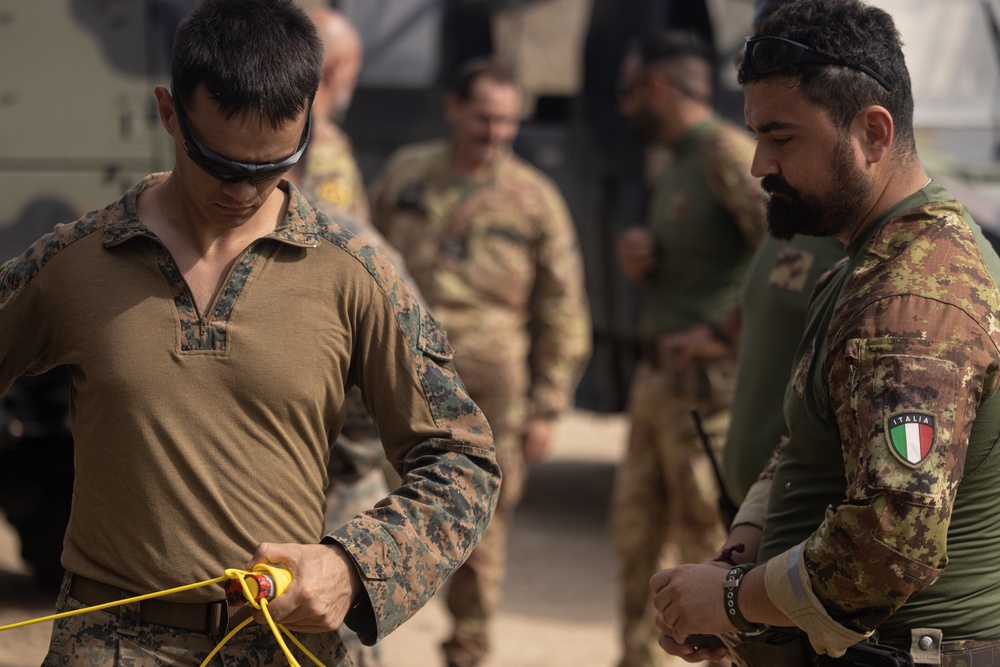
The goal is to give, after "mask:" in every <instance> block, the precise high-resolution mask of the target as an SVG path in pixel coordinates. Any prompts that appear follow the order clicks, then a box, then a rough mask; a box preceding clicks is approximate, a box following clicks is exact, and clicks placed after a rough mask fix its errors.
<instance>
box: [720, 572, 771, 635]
mask: <svg viewBox="0 0 1000 667" xmlns="http://www.w3.org/2000/svg"><path fill="white" fill-rule="evenodd" d="M755 565H756V564H755V563H740V564H739V565H735V566H733V568H732V569H730V570H729V573H728V574H727V575H726V578H725V580H723V582H722V601H723V603H724V604H725V608H726V617H727V618H729V621H730V623H732V624H733V626H734V627H735V628H736V629H737V630H739V631H740V632H742V633H744V634H750V633H755V632H760V631H761V630H763V629H764V627H765V626H764V625H762V624H760V623H751V622H750V621H748V620H747V619H746V618H745V617H744V616H743V613H742V612H741V611H740V596H739V591H740V583H741V582H742V581H743V575H745V574H746V573H747V572H749V571H750V570H752V569H753V568H754V567H755Z"/></svg>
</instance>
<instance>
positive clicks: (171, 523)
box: [0, 0, 500, 667]
mask: <svg viewBox="0 0 1000 667" xmlns="http://www.w3.org/2000/svg"><path fill="white" fill-rule="evenodd" d="M321 58H322V47H321V44H320V42H319V39H318V37H317V34H316V30H315V28H314V26H313V24H312V23H311V21H310V20H309V18H308V16H306V15H305V13H304V12H302V11H301V10H300V9H298V8H297V7H296V6H295V5H294V4H293V3H292V2H291V0H204V2H203V3H202V4H201V5H200V6H199V7H198V8H197V9H196V10H195V11H194V13H192V14H191V15H190V16H189V17H188V18H187V19H186V20H185V21H184V22H182V24H181V25H180V27H179V28H178V31H177V35H176V38H175V42H174V49H173V62H172V87H171V88H170V89H168V88H166V87H162V86H159V87H157V88H156V89H155V96H156V104H157V109H158V111H159V117H160V121H161V123H162V124H163V127H164V128H165V129H166V131H167V132H168V133H169V134H170V135H171V137H172V138H173V140H174V146H175V156H176V163H175V166H174V169H173V171H171V172H169V173H163V174H154V175H151V176H149V177H147V178H146V179H144V180H143V181H142V182H140V183H139V184H137V185H136V186H135V187H134V188H133V189H132V190H130V191H129V192H127V193H125V194H124V196H123V197H122V198H121V199H119V200H118V201H115V202H113V203H111V204H109V205H108V206H107V207H105V208H104V209H102V210H99V211H94V212H92V213H90V214H88V215H86V216H84V217H83V218H82V219H80V220H79V221H77V222H76V223H73V224H68V225H61V226H59V227H57V228H56V229H55V230H54V231H53V232H52V233H51V234H49V235H47V236H45V237H43V238H42V239H41V240H40V241H38V242H37V243H36V244H35V245H33V246H32V247H31V248H30V249H28V250H27V251H26V252H25V253H24V254H23V255H21V256H20V257H18V258H15V259H13V260H11V261H10V262H8V263H6V264H4V265H3V266H2V267H0V359H2V363H0V392H2V391H4V390H6V388H7V387H9V386H10V384H11V382H13V380H14V379H15V378H16V377H17V376H19V375H21V374H23V373H39V372H43V371H45V370H47V369H49V368H52V367H54V366H58V365H66V366H68V367H69V368H70V372H71V375H72V383H73V394H72V406H73V410H72V428H73V435H74V439H75V444H76V482H75V487H74V499H73V510H72V518H71V520H70V523H69V527H68V529H67V533H66V539H65V543H64V552H63V558H62V563H63V565H64V566H65V567H66V569H67V570H68V572H69V574H68V576H67V578H66V580H65V581H64V584H63V588H62V590H61V592H60V595H59V599H58V602H57V605H58V608H59V609H60V610H65V609H74V608H78V607H83V606H94V605H98V604H102V603H107V602H113V601H116V600H120V599H122V598H127V597H131V596H133V595H136V594H147V593H155V592H158V591H161V590H165V589H171V588H175V587H179V586H182V585H186V584H191V583H194V582H200V581H204V580H206V579H212V578H215V577H218V576H220V575H222V574H223V572H224V570H225V569H226V568H231V567H235V568H240V567H247V568H249V567H250V566H252V565H253V564H256V563H275V564H281V565H284V566H287V568H288V569H289V570H290V571H291V573H292V576H293V581H292V583H291V585H290V586H289V587H288V589H287V591H286V592H285V593H284V594H282V595H279V596H278V597H276V598H275V599H274V600H273V601H272V602H271V604H270V605H269V607H268V608H269V610H270V613H271V616H272V617H273V619H274V620H275V621H276V622H277V623H280V624H282V625H283V626H285V627H286V628H287V629H288V630H290V631H292V632H295V633H298V635H299V639H300V641H301V642H302V644H303V645H305V647H306V648H308V649H309V650H310V651H311V652H312V653H313V654H314V655H315V656H317V657H318V658H319V659H320V660H321V661H322V662H323V663H324V664H326V665H329V666H332V665H348V664H350V661H349V659H348V658H347V656H346V652H345V649H344V646H343V644H342V642H341V640H340V638H339V635H338V633H337V632H336V629H337V628H338V627H339V626H340V625H341V624H342V623H343V624H346V625H347V626H349V627H350V628H351V629H352V630H354V631H356V632H357V633H358V634H359V636H360V637H361V639H362V640H363V641H364V642H365V643H367V644H372V643H374V642H376V641H377V640H379V639H381V638H383V637H384V636H385V635H386V634H387V633H389V632H391V631H392V630H393V629H394V628H395V627H397V626H398V625H399V624H400V623H402V622H403V621H405V620H406V619H407V618H409V617H410V616H411V615H412V614H413V613H414V612H415V611H416V610H417V609H418V608H419V607H420V606H422V605H423V604H424V603H425V602H426V601H427V600H428V599H429V598H430V596H431V595H432V594H433V593H434V591H435V590H436V589H437V588H438V586H439V585H440V584H441V583H442V581H444V579H445V578H446V577H447V576H448V575H449V574H450V573H451V572H452V571H453V570H455V569H456V568H457V567H458V565H459V564H460V563H461V562H462V561H463V560H464V559H465V558H466V557H467V556H468V554H469V553H470V552H471V551H472V549H473V548H474V547H475V546H476V544H477V542H478V541H479V537H480V535H481V534H482V532H483V530H484V529H485V527H486V525H487V523H488V521H489V518H490V515H491V512H492V508H493V505H494V503H495V497H496V493H497V490H498V487H499V481H500V473H499V469H498V467H497V465H496V461H495V454H494V450H493V445H492V439H491V435H490V429H489V425H488V424H487V422H486V420H485V418H484V416H483V414H482V412H481V411H480V410H479V409H478V408H477V407H476V405H475V404H474V403H473V402H472V401H471V400H470V399H469V397H468V395H467V393H466V392H465V389H464V387H463V386H462V383H461V381H460V380H459V379H458V377H457V375H456V374H455V371H454V367H453V365H452V363H451V356H452V352H451V348H450V347H449V345H448V343H447V342H446V340H445V337H444V335H443V333H442V332H441V331H440V329H439V328H438V327H437V325H436V324H435V322H434V320H433V318H432V317H431V316H430V315H429V314H428V313H427V311H426V310H424V309H423V308H422V307H421V306H420V305H419V302H418V301H417V300H416V299H415V298H414V297H413V296H412V295H411V294H410V292H409V290H408V289H407V288H406V286H405V285H404V284H403V282H402V281H401V280H400V279H399V277H398V275H397V274H396V273H395V272H394V271H393V269H392V268H391V266H390V265H389V263H388V262H387V260H386V259H385V258H384V256H383V255H381V254H380V253H379V252H378V251H377V250H375V249H374V248H372V247H371V246H369V245H367V244H366V243H364V242H363V241H361V240H360V239H359V238H357V237H355V236H353V235H352V234H351V233H350V232H348V231H347V230H346V229H345V228H344V227H342V226H341V225H339V224H338V223H337V221H336V216H334V217H333V218H331V217H329V216H326V215H324V214H322V213H319V212H318V211H317V210H316V209H314V208H313V207H312V206H310V205H309V203H308V202H307V201H305V199H303V197H302V196H301V194H299V192H298V191H297V190H296V189H295V188H294V186H292V185H290V184H289V183H288V182H287V181H286V180H284V179H282V174H284V173H286V172H287V171H288V169H290V168H291V167H292V166H294V165H295V164H296V162H297V160H298V159H299V158H300V157H301V155H302V153H303V150H304V149H305V147H306V145H307V142H308V139H309V136H310V123H309V108H310V103H311V100H312V96H313V95H314V93H315V91H316V88H317V83H318V80H319V75H320V64H321ZM353 386H358V387H360V388H361V392H362V395H363V397H364V404H365V406H366V408H367V410H368V411H369V412H370V413H371V414H372V415H373V417H374V419H375V422H376V424H377V426H378V428H379V433H380V435H381V438H382V442H383V444H384V445H385V449H386V452H387V455H388V457H389V458H390V459H391V461H392V463H393V465H394V467H395V469H396V470H397V471H398V472H399V474H400V475H402V476H403V478H404V482H403V484H402V486H401V487H400V488H399V489H398V490H397V492H396V493H394V494H392V495H390V496H389V497H387V498H385V499H383V500H382V501H381V502H379V504H378V507H377V508H373V509H369V510H367V511H365V512H363V513H361V514H359V515H358V516H356V517H355V518H353V519H352V520H350V521H348V522H347V523H346V524H344V525H343V526H341V527H339V528H337V529H336V530H334V531H333V532H331V533H329V534H326V535H324V531H323V515H324V493H323V491H324V487H325V486H326V482H327V473H326V459H327V456H328V452H329V448H330V445H331V443H332V442H333V441H334V440H335V438H336V437H337V434H338V432H339V430H340V428H341V426H342V423H343V420H344V397H345V394H346V392H347V391H348V390H349V389H350V388H351V387H353ZM225 598H226V596H225V591H224V589H223V588H222V587H221V586H211V587H202V588H195V589H192V590H189V591H187V592H184V593H177V594H174V595H172V596H170V597H169V598H167V599H160V598H157V599H154V600H147V601H143V602H138V603H131V604H129V605H126V606H124V607H121V608H115V609H112V610H110V611H106V612H100V613H89V614H86V615H82V616H74V617H71V618H68V619H63V620H59V621H56V622H55V626H54V628H53V634H52V642H51V646H50V651H49V654H48V656H47V657H46V659H45V662H44V664H45V665H56V664H59V665H66V664H72V665H111V664H119V662H121V663H127V664H130V665H136V666H140V667H141V666H147V665H149V666H152V665H159V664H164V663H165V662H169V663H170V664H176V665H192V666H194V665H198V664H200V663H201V662H202V661H203V660H204V659H205V658H206V657H207V655H208V654H209V652H210V651H211V650H212V649H213V648H214V647H215V646H216V644H218V642H219V640H220V639H221V638H222V637H223V636H225V635H226V633H227V630H231V629H233V628H235V627H236V626H237V625H238V624H239V623H240V622H241V620H243V619H246V618H248V617H249V616H250V608H249V606H248V605H245V604H244V605H242V606H239V605H236V604H233V605H230V604H228V603H227V601H226V599H225ZM253 614H254V617H255V620H256V622H257V624H258V625H250V626H249V627H247V628H245V629H243V630H242V631H241V632H239V633H238V634H236V635H235V637H234V638H232V639H230V640H229V642H228V643H227V644H226V646H225V647H224V648H223V650H222V659H223V660H224V661H226V662H227V664H229V663H231V664H239V665H270V664H275V662H276V661H278V660H283V658H282V657H281V649H280V647H279V645H278V643H277V642H276V641H275V638H274V637H273V636H272V635H271V630H270V629H269V628H268V627H267V626H266V625H261V624H263V623H264V622H265V619H264V617H263V615H262V613H261V612H260V611H254V612H253Z"/></svg>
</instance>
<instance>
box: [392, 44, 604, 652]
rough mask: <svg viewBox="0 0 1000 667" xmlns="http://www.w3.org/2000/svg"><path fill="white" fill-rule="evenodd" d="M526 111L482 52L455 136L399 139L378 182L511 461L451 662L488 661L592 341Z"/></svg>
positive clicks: (458, 360) (468, 571)
mask: <svg viewBox="0 0 1000 667" xmlns="http://www.w3.org/2000/svg"><path fill="white" fill-rule="evenodd" d="M520 111H521V93H520V89H519V87H518V85H517V83H516V81H515V80H514V77H513V74H512V73H511V72H510V70H509V69H508V68H506V67H504V66H501V65H499V64H496V63H494V62H490V61H473V62H471V63H469V64H468V65H467V66H466V67H464V68H462V70H461V71H460V72H459V75H458V77H457V81H456V84H455V87H454V89H453V91H452V93H451V94H450V95H449V96H448V98H447V100H446V106H445V113H446V119H447V120H448V122H449V124H450V125H451V127H452V136H451V140H450V141H447V142H446V141H437V142H432V143H425V144H419V145H413V146H406V147H404V148H402V149H400V150H399V151H398V152H397V153H396V154H395V155H394V156H393V157H392V158H390V161H389V164H388V166H387V167H386V169H385V171H384V173H383V174H382V177H381V179H380V182H379V183H378V184H377V186H376V188H375V189H374V194H373V221H374V223H375V225H376V227H378V228H379V230H381V231H382V232H383V233H384V234H385V236H386V238H388V239H389V241H390V242H391V243H392V244H393V245H394V246H395V247H396V248H397V249H399V250H400V252H402V253H403V255H404V257H405V259H406V262H407V266H408V267H409V269H410V272H411V273H412V274H413V277H414V278H415V279H416V281H417V284H418V285H419V286H420V289H421V291H422V293H423V296H424V298H425V299H426V300H427V302H428V303H429V304H430V305H431V307H432V308H433V310H434V314H435V316H436V317H437V318H438V319H439V320H440V322H441V324H442V325H443V327H444V328H445V330H446V331H447V332H448V337H449V340H450V341H452V343H453V345H454V346H455V349H456V353H455V365H456V367H457V368H458V369H460V370H459V373H460V374H461V376H462V380H463V382H464V383H465V385H466V387H467V388H468V390H469V394H470V395H471V396H473V397H474V400H475V401H476V402H477V403H478V404H479V405H480V406H481V407H482V409H483V411H484V412H485V413H486V416H487V418H488V420H489V422H490V425H491V426H492V427H493V433H494V438H495V440H496V443H497V456H498V459H499V463H500V467H501V470H502V471H503V474H504V482H503V485H502V487H501V493H500V501H499V504H498V507H497V512H496V514H495V515H494V518H493V521H492V523H491V524H490V527H489V529H488V530H487V533H486V536H485V537H484V539H483V542H482V543H481V544H480V545H479V547H478V548H477V549H476V551H475V552H474V553H473V555H472V556H471V557H470V558H469V560H468V562H466V564H465V565H463V566H462V567H461V568H460V569H459V571H458V572H456V573H455V575H454V576H453V577H452V579H451V583H450V588H449V591H448V597H447V604H448V609H449V610H450V611H451V613H452V615H453V616H454V619H455V627H454V634H453V636H452V637H451V638H450V639H449V640H448V641H447V642H446V643H445V645H444V651H445V658H446V661H447V664H448V665H449V666H450V667H471V666H473V665H479V664H480V663H481V662H482V660H483V658H484V657H485V656H486V654H487V652H488V650H489V635H488V626H489V621H490V619H491V616H492V615H493V613H494V611H495V609H496V607H497V602H498V598H499V594H500V589H501V585H502V582H503V574H504V569H505V559H506V546H507V534H508V531H509V528H510V523H511V520H512V518H513V513H514V508H515V507H516V505H517V503H518V501H519V499H520V497H521V493H522V488H523V485H524V471H525V463H526V462H531V461H534V460H535V459H537V458H538V457H540V456H541V455H542V454H543V453H544V452H545V450H546V449H547V448H548V446H549V444H550V441H551V439H552V433H553V424H554V420H555V418H556V416H557V415H558V414H559V413H560V412H561V411H563V410H565V409H566V408H568V407H570V406H571V405H572V402H573V392H574V389H575V387H576V384H577V382H578V380H579V377H580V375H581V373H582V371H583V367H584V364H585V362H586V360H587V358H588V355H589V351H590V345H591V340H590V338H591V336H590V318H589V313H588V308H587V301H586V295H585V291H584V285H583V275H582V267H581V263H582V262H581V258H580V252H579V248H578V245H577V239H576V234H575V231H574V228H573V225H572V221H571V220H570V218H569V215H568V213H567V210H566V206H565V203H564V202H563V199H562V197H561V195H560V194H559V192H558V190H557V189H556V187H555V186H554V184H552V183H551V182H550V181H549V179H548V178H547V177H545V176H544V175H542V174H541V173H540V172H538V171H536V170H535V169H534V168H532V167H530V166H529V165H528V164H526V163H525V162H523V161H522V160H521V159H519V158H518V157H516V156H515V155H514V154H513V153H512V152H511V150H510V144H511V142H512V141H513V139H514V136H515V134H516V133H517V128H518V121H519V116H520ZM529 355H530V364H529Z"/></svg>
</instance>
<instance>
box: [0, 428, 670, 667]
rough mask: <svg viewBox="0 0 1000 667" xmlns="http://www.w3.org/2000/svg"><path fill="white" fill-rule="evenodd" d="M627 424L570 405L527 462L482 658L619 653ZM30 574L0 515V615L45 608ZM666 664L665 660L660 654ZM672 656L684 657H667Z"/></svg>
mask: <svg viewBox="0 0 1000 667" xmlns="http://www.w3.org/2000/svg"><path fill="white" fill-rule="evenodd" d="M626 428H627V424H626V421H625V420H624V418H623V417H621V416H619V415H612V416H605V415H596V414H593V413H586V412H575V413H573V414H571V415H569V416H568V417H566V418H564V419H563V420H562V421H561V422H560V424H559V428H558V431H557V440H556V443H555V445H554V451H553V452H552V455H551V456H550V457H549V458H548V459H547V460H545V461H544V462H542V463H540V464H538V465H537V466H536V467H535V468H533V469H532V471H531V474H530V476H529V479H528V487H527V489H526V493H525V498H524V501H523V504H522V505H521V507H520V509H519V510H518V515H517V518H516V520H515V525H514V529H513V533H512V535H511V543H510V573H509V577H508V580H507V585H506V588H505V593H504V601H503V605H502V609H501V611H500V614H499V616H498V618H497V619H496V626H495V635H496V650H495V653H494V655H493V656H492V658H491V659H490V661H489V663H488V666H487V667H589V666H594V667H612V666H613V665H614V664H615V659H616V658H617V656H618V648H617V634H616V633H617V627H618V611H617V604H616V592H615V591H616V585H615V567H614V561H613V557H612V553H611V548H610V545H609V542H608V539H607V507H608V500H609V496H610V491H611V484H612V479H613V475H614V466H615V464H616V462H617V461H618V460H620V458H621V456H622V453H623V451H624V445H625V435H626ZM51 603H52V601H51V599H50V598H49V596H47V595H45V594H43V593H41V592H39V591H38V590H37V589H36V588H35V587H34V586H33V585H32V582H31V579H30V577H29V573H28V570H27V568H26V567H25V565H24V563H23V562H22V561H21V560H20V558H19V556H18V541H17V537H16V534H15V533H13V531H12V530H11V529H10V527H9V526H8V525H7V524H6V522H5V521H3V519H2V516H0V625H4V624H8V623H14V622H17V621H21V620H25V619H28V618H36V617H40V616H44V615H46V614H49V613H51ZM50 629H51V624H50V623H44V624H38V625H33V626H28V627H26V628H20V629H17V630H11V631H7V632H5V633H2V634H0V667H35V666H37V665H38V664H39V663H40V662H41V659H42V657H43V656H44V655H45V648H46V646H47V644H48V637H49V631H50ZM447 630H448V625H447V618H446V615H445V612H444V607H443V605H442V603H441V601H440V600H439V599H437V598H435V599H432V600H431V602H430V603H429V604H428V605H427V606H426V607H425V608H424V609H422V610H421V611H419V612H418V613H417V614H416V615H415V616H414V617H413V618H412V619H411V620H410V621H409V622H407V623H406V624H404V625H403V626H402V627H401V628H400V629H398V630H397V631H396V632H395V633H393V634H392V635H390V636H389V637H388V638H387V639H386V640H385V641H384V642H382V645H381V648H380V651H381V655H382V659H383V662H384V664H385V666H386V667H433V666H434V665H438V664H440V652H439V649H438V645H439V644H440V642H441V640H442V639H443V638H444V636H445V634H446V632H447ZM665 664H666V663H665ZM669 664H670V665H671V667H673V666H674V665H686V664H687V663H684V662H681V661H675V662H670V663H669Z"/></svg>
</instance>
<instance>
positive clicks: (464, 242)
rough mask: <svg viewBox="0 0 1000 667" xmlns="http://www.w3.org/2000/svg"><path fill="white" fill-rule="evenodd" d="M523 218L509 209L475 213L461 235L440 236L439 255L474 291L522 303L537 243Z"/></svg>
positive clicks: (533, 265) (529, 281) (526, 290)
mask: <svg viewBox="0 0 1000 667" xmlns="http://www.w3.org/2000/svg"><path fill="white" fill-rule="evenodd" d="M526 223H527V221H526V220H524V219H521V218H518V217H517V216H515V215H512V214H510V213H504V212H499V211H488V212H484V213H483V214H482V215H478V216H476V218H475V219H473V220H472V221H470V224H469V225H468V226H467V227H466V229H465V231H466V234H465V236H464V237H459V236H457V235H446V236H445V237H444V238H442V246H441V250H442V255H443V256H445V257H447V258H448V259H449V260H450V261H449V263H450V264H451V266H452V268H453V270H457V271H458V272H459V273H461V274H462V275H463V276H464V280H465V282H467V283H468V284H469V285H470V286H471V287H472V288H474V289H475V290H476V291H477V292H480V293H484V294H487V295H491V296H492V297H493V298H494V299H495V300H496V301H499V302H502V303H506V304H508V305H512V306H520V305H523V304H524V303H525V302H526V300H527V297H528V294H529V292H530V289H531V285H532V284H533V282H534V277H535V261H536V254H537V246H536V243H535V239H534V235H533V233H532V231H531V229H530V228H529V225H528V224H526Z"/></svg>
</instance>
